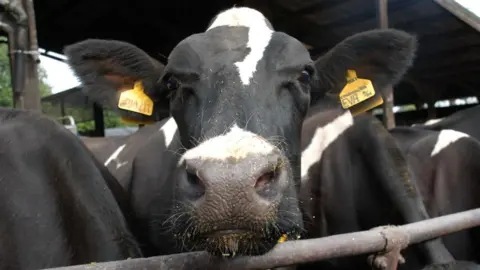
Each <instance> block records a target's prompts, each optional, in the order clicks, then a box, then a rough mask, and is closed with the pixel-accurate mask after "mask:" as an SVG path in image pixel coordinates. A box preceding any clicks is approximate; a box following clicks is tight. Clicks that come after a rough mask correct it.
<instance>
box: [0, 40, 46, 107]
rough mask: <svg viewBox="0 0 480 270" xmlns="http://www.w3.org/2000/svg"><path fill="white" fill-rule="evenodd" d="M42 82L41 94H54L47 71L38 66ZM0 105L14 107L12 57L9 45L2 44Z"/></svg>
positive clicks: (0, 50)
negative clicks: (11, 75) (9, 52)
mask: <svg viewBox="0 0 480 270" xmlns="http://www.w3.org/2000/svg"><path fill="white" fill-rule="evenodd" d="M38 79H39V82H40V95H41V96H42V97H44V96H48V95H50V94H52V87H51V86H50V85H48V83H47V72H46V71H45V69H44V68H42V67H41V66H39V67H38ZM0 107H13V93H12V83H11V79H10V59H9V57H8V45H7V44H5V43H4V44H0Z"/></svg>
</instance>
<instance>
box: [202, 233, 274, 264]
mask: <svg viewBox="0 0 480 270" xmlns="http://www.w3.org/2000/svg"><path fill="white" fill-rule="evenodd" d="M280 236H281V235H280V234H277V233H272V234H269V235H265V234H264V233H256V232H253V231H246V230H224V231H215V232H211V233H208V234H204V235H203V236H201V237H199V239H198V240H199V241H200V242H201V244H200V245H201V246H203V249H204V250H206V251H207V252H209V253H210V254H212V255H214V256H221V257H230V258H233V257H235V256H247V255H249V256H255V255H262V254H264V253H266V252H268V251H270V250H271V249H272V248H273V247H274V246H275V245H276V244H277V242H278V239H279V238H280Z"/></svg>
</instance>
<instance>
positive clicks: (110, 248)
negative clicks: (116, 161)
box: [0, 109, 141, 269]
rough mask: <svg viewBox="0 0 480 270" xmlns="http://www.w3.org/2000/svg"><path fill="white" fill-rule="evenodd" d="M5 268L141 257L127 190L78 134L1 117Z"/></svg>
mask: <svg viewBox="0 0 480 270" xmlns="http://www.w3.org/2000/svg"><path fill="white" fill-rule="evenodd" d="M0 152H1V154H0V168H1V173H0V212H1V217H2V218H1V222H0V268H1V269H43V268H50V267H58V266H68V265H73V264H86V263H90V262H101V261H111V260H122V259H126V258H128V257H132V258H133V257H140V256H141V253H140V248H139V247H138V245H137V243H136V241H135V240H134V239H133V237H132V235H131V234H130V231H129V227H128V226H127V222H126V220H125V217H124V215H123V213H122V209H123V210H124V211H125V214H127V215H128V214H129V210H128V207H127V204H126V199H125V197H124V194H123V190H122V189H121V187H120V186H119V185H118V183H117V182H116V181H115V179H114V178H113V177H112V176H111V175H110V174H109V173H108V171H107V170H106V169H105V168H104V167H103V166H102V165H101V164H100V163H98V162H97V161H96V160H95V159H94V158H93V157H92V156H91V154H90V153H89V151H88V150H87V149H86V148H84V146H83V145H82V144H81V143H80V142H79V141H78V139H77V137H75V136H74V135H73V134H72V133H71V132H69V131H68V130H66V129H65V128H64V127H63V126H61V125H59V124H58V123H56V122H54V121H52V120H50V119H48V118H46V117H43V116H40V115H37V114H34V113H30V112H24V111H17V110H7V109H0Z"/></svg>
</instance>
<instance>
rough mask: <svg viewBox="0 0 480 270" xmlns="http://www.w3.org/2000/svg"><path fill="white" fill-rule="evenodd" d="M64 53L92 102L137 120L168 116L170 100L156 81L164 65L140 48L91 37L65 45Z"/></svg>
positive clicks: (157, 118)
mask: <svg viewBox="0 0 480 270" xmlns="http://www.w3.org/2000/svg"><path fill="white" fill-rule="evenodd" d="M64 53H65V55H66V56H67V57H68V64H69V65H70V67H71V68H72V70H73V72H74V73H75V75H76V76H77V77H78V78H79V80H80V82H81V83H82V85H83V91H84V92H85V93H86V95H87V96H88V97H89V98H91V99H92V100H93V101H95V102H97V103H99V104H101V105H102V106H104V107H108V108H110V109H113V110H115V111H117V112H119V113H120V115H121V116H122V118H124V119H126V120H129V121H132V122H137V123H148V122H153V121H159V120H161V119H163V118H165V117H167V116H168V115H169V108H168V106H169V103H168V99H166V98H165V97H164V95H163V93H162V92H161V90H160V88H159V87H158V83H157V82H158V80H159V78H161V76H162V74H163V69H164V66H163V65H162V64H161V63H159V62H158V61H156V60H155V59H153V58H152V57H150V56H149V55H148V54H147V53H145V52H144V51H143V50H141V49H140V48H138V47H136V46H134V45H132V44H129V43H126V42H122V41H116V40H100V39H88V40H85V41H81V42H78V43H75V44H72V45H69V46H67V47H65V50H64ZM132 89H134V90H132ZM126 91H129V92H126ZM149 105H152V108H149ZM150 112H151V113H150Z"/></svg>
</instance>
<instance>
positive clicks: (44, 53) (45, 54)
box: [40, 51, 67, 63]
mask: <svg viewBox="0 0 480 270" xmlns="http://www.w3.org/2000/svg"><path fill="white" fill-rule="evenodd" d="M40 55H43V56H45V57H49V58H52V59H54V60H57V61H61V62H64V63H66V62H67V61H66V60H65V59H63V58H60V57H56V56H54V55H51V54H48V52H47V51H46V52H41V53H40Z"/></svg>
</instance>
